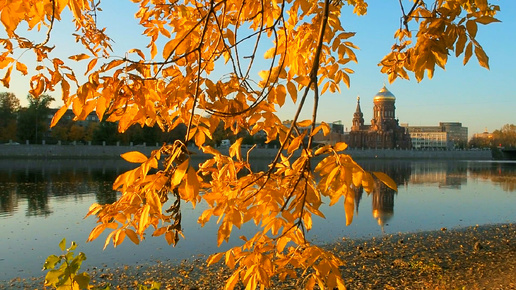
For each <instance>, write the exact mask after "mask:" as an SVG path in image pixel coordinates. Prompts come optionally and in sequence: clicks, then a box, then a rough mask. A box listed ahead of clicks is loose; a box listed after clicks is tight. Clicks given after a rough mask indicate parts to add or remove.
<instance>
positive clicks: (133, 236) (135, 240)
mask: <svg viewBox="0 0 516 290" xmlns="http://www.w3.org/2000/svg"><path fill="white" fill-rule="evenodd" d="M125 234H126V235H127V236H128V237H129V239H130V240H131V242H133V243H135V244H136V245H138V244H140V239H138V235H136V233H135V232H134V231H133V230H131V229H125Z"/></svg>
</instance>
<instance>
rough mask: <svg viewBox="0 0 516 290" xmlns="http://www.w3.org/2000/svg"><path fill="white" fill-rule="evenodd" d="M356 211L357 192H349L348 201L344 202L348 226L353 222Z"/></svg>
mask: <svg viewBox="0 0 516 290" xmlns="http://www.w3.org/2000/svg"><path fill="white" fill-rule="evenodd" d="M354 210H355V192H354V191H352V190H348V191H347V192H346V199H345V200H344V211H345V212H346V226H349V225H350V224H351V223H352V222H353V214H354Z"/></svg>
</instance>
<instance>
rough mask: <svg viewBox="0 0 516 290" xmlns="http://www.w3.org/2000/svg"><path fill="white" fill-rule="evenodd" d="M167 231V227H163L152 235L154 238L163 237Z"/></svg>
mask: <svg viewBox="0 0 516 290" xmlns="http://www.w3.org/2000/svg"><path fill="white" fill-rule="evenodd" d="M166 231H167V227H161V228H159V229H156V230H155V231H154V232H153V233H152V236H153V237H158V236H161V235H163V234H164V233H165V232H166Z"/></svg>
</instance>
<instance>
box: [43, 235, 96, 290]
mask: <svg viewBox="0 0 516 290" xmlns="http://www.w3.org/2000/svg"><path fill="white" fill-rule="evenodd" d="M59 248H60V249H61V251H62V252H63V254H62V255H60V256H56V255H50V256H48V258H47V259H46V261H45V264H44V265H43V270H49V272H48V273H47V274H46V276H45V286H50V287H54V288H55V289H58V290H60V289H88V288H89V287H88V285H89V281H90V277H89V275H88V273H84V272H83V273H79V269H80V268H81V264H82V262H83V261H84V260H86V255H84V253H79V254H78V255H77V256H74V255H75V254H74V252H73V251H74V250H75V249H76V248H77V244H76V243H75V242H72V243H71V244H70V247H69V248H66V239H62V240H61V242H60V243H59Z"/></svg>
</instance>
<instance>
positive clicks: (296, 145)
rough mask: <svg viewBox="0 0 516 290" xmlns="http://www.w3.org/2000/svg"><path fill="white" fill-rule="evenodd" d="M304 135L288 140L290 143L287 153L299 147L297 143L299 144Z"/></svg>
mask: <svg viewBox="0 0 516 290" xmlns="http://www.w3.org/2000/svg"><path fill="white" fill-rule="evenodd" d="M304 137H305V134H303V135H301V136H297V137H296V138H294V139H292V141H291V142H290V145H289V146H288V154H290V153H292V152H294V151H296V150H297V149H298V148H299V145H301V142H302V141H303V138H304Z"/></svg>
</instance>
